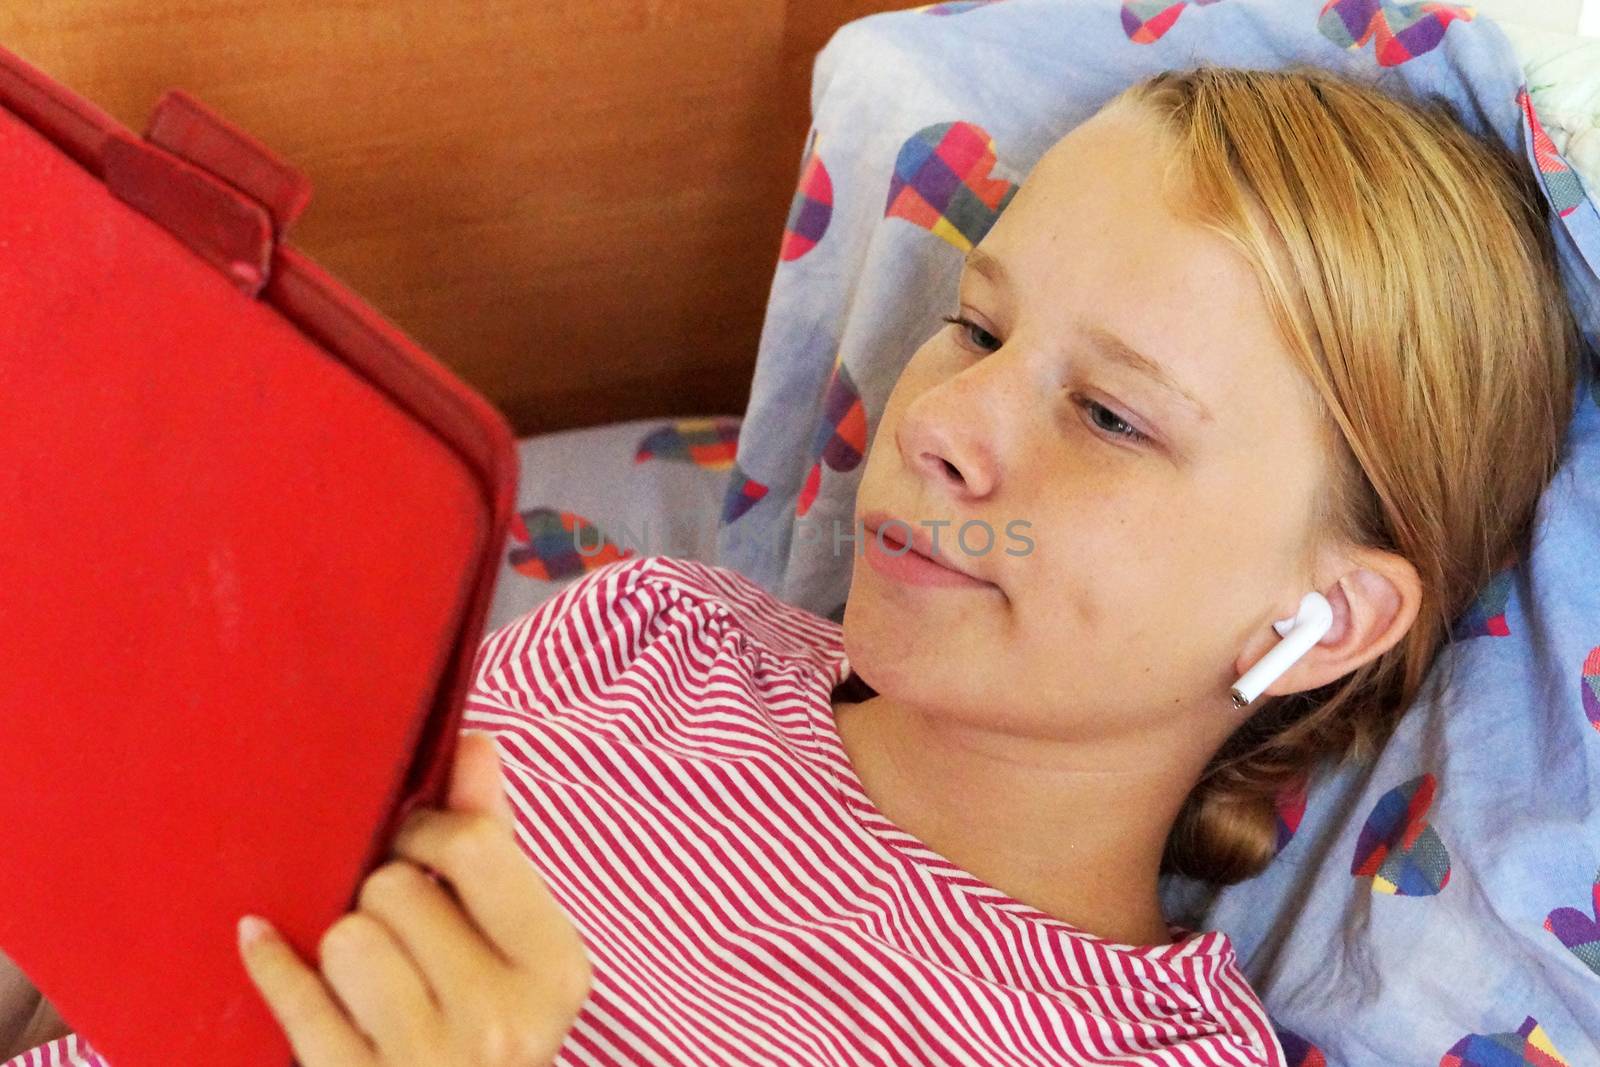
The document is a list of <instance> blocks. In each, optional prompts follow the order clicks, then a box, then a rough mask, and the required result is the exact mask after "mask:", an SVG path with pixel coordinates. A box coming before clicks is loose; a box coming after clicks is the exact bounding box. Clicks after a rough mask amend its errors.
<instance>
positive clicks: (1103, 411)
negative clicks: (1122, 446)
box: [1077, 397, 1150, 442]
mask: <svg viewBox="0 0 1600 1067" xmlns="http://www.w3.org/2000/svg"><path fill="white" fill-rule="evenodd" d="M1077 402H1078V406H1079V407H1081V408H1083V409H1084V410H1085V411H1087V412H1088V413H1089V421H1090V422H1092V423H1094V425H1095V426H1096V427H1097V428H1098V429H1100V430H1102V431H1104V432H1105V433H1107V434H1109V435H1110V436H1112V437H1121V438H1124V439H1126V440H1129V441H1133V442H1142V441H1148V440H1150V435H1149V434H1146V433H1144V432H1142V431H1140V430H1138V429H1135V428H1134V426H1133V424H1132V423H1130V422H1128V420H1127V419H1124V418H1123V417H1122V416H1121V415H1118V414H1117V413H1116V412H1115V411H1112V410H1111V409H1110V408H1108V407H1106V406H1105V405H1104V404H1100V403H1097V402H1095V401H1093V400H1090V399H1089V398H1088V397H1078V398H1077Z"/></svg>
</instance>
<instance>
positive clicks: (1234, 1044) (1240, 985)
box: [1180, 930, 1288, 1067]
mask: <svg viewBox="0 0 1600 1067" xmlns="http://www.w3.org/2000/svg"><path fill="white" fill-rule="evenodd" d="M1195 943H1196V944H1197V945H1199V944H1205V945H1214V946H1215V951H1214V952H1213V953H1212V954H1209V955H1200V956H1196V957H1192V958H1190V959H1188V960H1186V961H1184V962H1185V963H1187V964H1189V965H1190V966H1186V967H1181V968H1180V969H1181V970H1183V971H1184V972H1186V973H1185V975H1184V977H1185V978H1186V979H1187V981H1186V983H1185V984H1186V985H1187V986H1188V988H1189V989H1190V991H1191V992H1193V993H1194V994H1195V995H1196V996H1197V998H1198V999H1199V1001H1200V1003H1201V1005H1202V1010H1203V1012H1204V1013H1205V1015H1207V1016H1208V1017H1209V1018H1210V1021H1211V1022H1212V1023H1213V1024H1214V1025H1215V1030H1214V1031H1213V1032H1212V1033H1210V1034H1208V1035H1206V1036H1204V1037H1200V1038H1197V1039H1196V1042H1195V1044H1196V1046H1198V1047H1203V1048H1204V1049H1205V1050H1206V1051H1207V1053H1208V1055H1210V1056H1211V1057H1212V1059H1214V1060H1215V1062H1217V1063H1221V1064H1228V1065H1230V1067H1234V1065H1237V1067H1286V1065H1287V1063H1288V1060H1287V1058H1286V1056H1285V1054H1284V1051H1283V1045H1282V1044H1281V1043H1280V1041H1279V1039H1278V1035H1277V1032H1276V1029H1275V1028H1274V1026H1273V1024H1272V1020H1271V1018H1270V1017H1269V1016H1268V1014H1267V1009H1266V1007H1265V1005H1263V1004H1262V1002H1261V998H1260V996H1259V995H1258V994H1257V993H1256V991H1255V990H1254V989H1253V988H1251V986H1250V983H1249V981H1248V980H1247V979H1246V978H1245V976H1244V972H1243V970H1242V969H1241V968H1240V966H1239V960H1238V956H1237V954H1236V953H1235V951H1234V948H1233V942H1232V940H1231V939H1230V938H1229V937H1228V936H1227V935H1226V934H1224V933H1222V932H1221V931H1215V930H1213V931H1207V932H1204V933H1199V934H1196V935H1195ZM1198 1047H1197V1049H1196V1051H1198ZM1208 1062H1209V1061H1208Z"/></svg>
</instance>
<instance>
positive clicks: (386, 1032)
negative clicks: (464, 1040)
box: [317, 911, 443, 1063]
mask: <svg viewBox="0 0 1600 1067" xmlns="http://www.w3.org/2000/svg"><path fill="white" fill-rule="evenodd" d="M317 954H318V956H319V957H320V958H321V961H322V973H323V974H324V975H325V976H326V977H327V980H328V985H329V987H331V988H332V989H333V992H334V994H335V995H336V996H337V997H338V998H339V1000H340V1002H341V1003H343V1004H344V1006H345V1009H346V1010H347V1011H348V1013H349V1015H350V1018H351V1020H352V1021H353V1022H354V1023H355V1025H356V1027H357V1028H358V1029H359V1030H361V1032H362V1033H364V1034H365V1035H366V1036H367V1037H369V1038H371V1039H372V1042H373V1043H374V1044H375V1045H377V1047H378V1051H379V1052H380V1053H381V1054H382V1056H383V1060H384V1062H391V1063H392V1062H402V1063H413V1062H418V1061H417V1060H416V1059H415V1057H417V1056H418V1055H419V1054H421V1053H422V1052H424V1051H426V1050H427V1049H428V1048H429V1047H431V1046H430V1043H431V1042H432V1041H433V1038H434V1037H435V1036H436V1035H437V1034H438V1033H439V1032H440V1031H441V1029H442V1026H443V1017H442V1015H441V1014H440V1011H439V1007H438V1005H436V1004H435V1003H434V1001H433V997H432V995H431V994H430V993H429V991H428V987H427V984H426V983H425V982H424V980H423V977H422V973H421V971H419V970H418V969H417V965H416V963H415V962H414V961H413V960H412V959H411V957H410V956H409V955H408V954H407V952H406V950H405V949H404V947H402V946H401V944H400V942H399V941H398V940H396V938H395V936H394V934H393V932H392V931H390V929H389V928H388V926H387V925H385V924H384V922H383V921H382V920H381V919H378V918H376V917H374V916H372V915H368V914H366V913H364V912H359V911H353V912H350V913H348V914H346V915H345V916H344V917H343V918H341V919H340V920H339V921H338V922H336V923H334V924H333V925H332V926H330V927H328V930H327V932H326V933H324V934H323V935H322V941H321V943H320V944H319V945H318V947H317Z"/></svg>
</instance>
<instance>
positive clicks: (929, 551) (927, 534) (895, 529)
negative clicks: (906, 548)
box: [861, 511, 987, 582]
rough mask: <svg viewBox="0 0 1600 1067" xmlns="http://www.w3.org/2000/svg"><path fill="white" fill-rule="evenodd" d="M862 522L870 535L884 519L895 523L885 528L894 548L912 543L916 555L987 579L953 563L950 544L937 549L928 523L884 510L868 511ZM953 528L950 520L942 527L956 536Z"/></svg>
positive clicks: (885, 539)
mask: <svg viewBox="0 0 1600 1067" xmlns="http://www.w3.org/2000/svg"><path fill="white" fill-rule="evenodd" d="M861 522H862V526H863V527H864V529H865V530H866V534H867V536H868V537H877V536H878V529H879V528H880V527H881V526H883V525H884V524H885V523H893V525H892V526H890V527H889V528H888V529H887V530H884V531H883V543H884V545H885V546H887V547H890V548H892V549H893V550H894V551H896V552H899V551H900V548H899V546H900V545H903V544H908V543H909V544H910V546H911V551H912V552H915V553H916V554H917V555H919V556H922V557H923V558H925V559H927V560H928V561H930V562H931V563H934V564H935V565H937V566H940V567H943V568H944V569H946V570H950V571H955V572H956V573H957V574H965V575H966V576H967V577H969V578H971V579H973V580H974V581H979V582H983V581H987V579H985V578H980V577H978V575H976V574H973V573H972V572H971V571H968V570H966V569H964V568H962V567H958V566H956V565H955V564H954V563H952V562H951V557H950V551H949V546H948V544H945V545H944V546H943V547H942V548H941V549H940V550H939V551H937V552H935V550H934V547H933V534H932V532H931V531H930V530H929V528H928V527H926V526H919V525H917V524H916V523H912V522H909V521H907V520H905V519H900V518H897V517H896V516H893V515H890V514H889V513H888V512H884V511H869V512H866V513H865V514H863V515H862V517H861ZM954 528H955V524H954V523H949V524H947V525H945V526H943V527H942V529H943V531H944V533H945V534H946V535H947V538H953V537H954V536H955V535H954V534H953V533H951V530H952V529H954Z"/></svg>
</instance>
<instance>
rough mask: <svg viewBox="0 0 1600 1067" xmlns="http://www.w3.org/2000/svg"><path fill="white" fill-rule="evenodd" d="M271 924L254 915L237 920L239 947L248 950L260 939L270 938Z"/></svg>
mask: <svg viewBox="0 0 1600 1067" xmlns="http://www.w3.org/2000/svg"><path fill="white" fill-rule="evenodd" d="M271 934H272V924H271V923H269V922H267V920H265V919H263V918H260V917H259V916H255V915H246V916H245V917H244V918H242V919H240V920H239V947H240V948H242V949H243V948H249V947H250V946H251V945H254V944H256V943H257V942H258V941H260V940H261V939H262V938H265V937H270V936H271Z"/></svg>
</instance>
